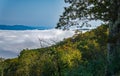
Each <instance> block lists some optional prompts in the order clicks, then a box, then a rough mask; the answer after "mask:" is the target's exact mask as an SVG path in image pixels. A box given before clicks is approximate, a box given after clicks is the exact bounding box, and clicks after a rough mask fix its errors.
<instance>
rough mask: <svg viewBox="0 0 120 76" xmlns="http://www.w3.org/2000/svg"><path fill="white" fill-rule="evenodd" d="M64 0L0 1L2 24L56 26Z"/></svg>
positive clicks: (0, 19)
mask: <svg viewBox="0 0 120 76" xmlns="http://www.w3.org/2000/svg"><path fill="white" fill-rule="evenodd" d="M64 5H65V3H64V0H0V24H6V25H35V26H37V25H39V26H56V23H57V22H58V20H59V15H61V14H62V12H63V10H64V9H63V7H64Z"/></svg>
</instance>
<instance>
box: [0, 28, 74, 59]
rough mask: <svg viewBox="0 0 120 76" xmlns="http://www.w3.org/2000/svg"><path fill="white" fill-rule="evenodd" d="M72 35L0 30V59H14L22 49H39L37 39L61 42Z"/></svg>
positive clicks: (44, 31)
mask: <svg viewBox="0 0 120 76" xmlns="http://www.w3.org/2000/svg"><path fill="white" fill-rule="evenodd" d="M73 34H74V32H73V31H62V30H56V29H50V30H26V31H14V30H11V31H9V30H0V57H6V58H9V57H15V54H16V56H17V55H18V54H19V52H20V51H21V50H22V49H25V48H30V49H31V48H39V47H40V42H39V38H40V39H44V40H46V41H47V42H49V41H50V39H52V40H56V41H61V40H63V39H64V38H67V37H71V36H72V35H73ZM7 52H8V53H7ZM3 54H4V56H3ZM9 54H13V55H9ZM5 55H6V56H5ZM8 55H9V56H8Z"/></svg>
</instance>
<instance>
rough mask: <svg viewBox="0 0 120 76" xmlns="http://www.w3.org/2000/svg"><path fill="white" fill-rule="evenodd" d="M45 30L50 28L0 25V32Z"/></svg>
mask: <svg viewBox="0 0 120 76" xmlns="http://www.w3.org/2000/svg"><path fill="white" fill-rule="evenodd" d="M35 29H37V30H45V29H51V27H45V26H28V25H0V30H35Z"/></svg>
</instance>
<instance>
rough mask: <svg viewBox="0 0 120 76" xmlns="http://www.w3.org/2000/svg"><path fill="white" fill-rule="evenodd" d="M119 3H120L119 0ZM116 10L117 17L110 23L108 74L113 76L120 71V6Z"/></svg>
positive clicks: (107, 75)
mask: <svg viewBox="0 0 120 76" xmlns="http://www.w3.org/2000/svg"><path fill="white" fill-rule="evenodd" d="M117 3H118V5H120V1H119V0H118V2H117ZM116 11H117V19H116V20H115V21H113V22H111V23H110V24H109V39H108V53H107V57H108V58H107V59H108V66H107V74H106V76H113V75H115V74H117V73H118V72H120V6H118V10H116Z"/></svg>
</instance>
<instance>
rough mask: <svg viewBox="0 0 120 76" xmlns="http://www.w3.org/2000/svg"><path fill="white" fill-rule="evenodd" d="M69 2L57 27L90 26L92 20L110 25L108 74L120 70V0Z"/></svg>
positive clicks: (76, 0) (74, 0)
mask: <svg viewBox="0 0 120 76" xmlns="http://www.w3.org/2000/svg"><path fill="white" fill-rule="evenodd" d="M65 3H69V6H68V7H65V11H64V12H63V15H62V16H60V19H59V22H58V24H57V26H56V28H61V29H68V28H70V27H71V26H73V25H74V26H75V25H79V22H80V21H82V22H83V24H82V25H80V27H82V26H83V25H85V24H86V25H85V26H88V24H87V22H88V21H91V20H101V21H103V22H105V23H107V24H108V25H109V38H108V46H107V47H108V53H107V54H108V56H107V60H108V66H107V70H106V75H107V76H111V75H114V74H116V73H117V72H118V71H119V70H120V68H119V67H120V62H119V59H120V55H119V54H120V48H119V46H120V0H65Z"/></svg>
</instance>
